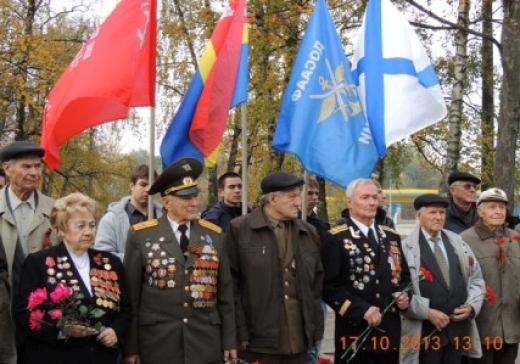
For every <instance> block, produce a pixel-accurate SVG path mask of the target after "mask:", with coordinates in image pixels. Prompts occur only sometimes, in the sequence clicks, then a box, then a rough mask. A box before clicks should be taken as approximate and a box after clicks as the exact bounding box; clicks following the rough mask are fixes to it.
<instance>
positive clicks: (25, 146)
mask: <svg viewBox="0 0 520 364" xmlns="http://www.w3.org/2000/svg"><path fill="white" fill-rule="evenodd" d="M24 155H36V156H38V157H40V158H41V157H43V156H44V155H45V149H43V148H42V147H40V146H39V145H38V144H34V143H31V142H30V141H28V140H19V141H16V142H13V143H11V144H9V145H7V146H6V147H5V148H4V149H2V151H1V152H0V159H1V160H2V162H6V161H8V160H10V159H13V158H17V157H21V156H24Z"/></svg>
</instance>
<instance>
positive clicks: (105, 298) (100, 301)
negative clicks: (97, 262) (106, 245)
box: [90, 258, 121, 311]
mask: <svg viewBox="0 0 520 364" xmlns="http://www.w3.org/2000/svg"><path fill="white" fill-rule="evenodd" d="M105 259H106V261H105ZM103 260H104V263H105V264H104V265H103V268H104V269H105V270H101V269H97V268H92V269H91V270H90V277H91V278H90V285H91V286H92V288H93V289H94V292H95V294H96V296H97V297H98V298H97V299H96V304H97V305H98V306H102V307H106V308H110V309H112V310H116V311H118V310H119V301H120V294H121V290H120V288H119V282H118V281H117V273H116V272H115V271H111V269H112V266H111V265H110V264H109V263H108V258H103Z"/></svg>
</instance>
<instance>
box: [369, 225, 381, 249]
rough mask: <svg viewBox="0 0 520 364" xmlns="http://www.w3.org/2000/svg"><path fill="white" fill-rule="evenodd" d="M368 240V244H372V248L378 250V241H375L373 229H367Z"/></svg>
mask: <svg viewBox="0 0 520 364" xmlns="http://www.w3.org/2000/svg"><path fill="white" fill-rule="evenodd" d="M368 241H370V245H372V249H378V250H379V243H378V242H377V239H376V235H375V234H374V230H372V229H368Z"/></svg>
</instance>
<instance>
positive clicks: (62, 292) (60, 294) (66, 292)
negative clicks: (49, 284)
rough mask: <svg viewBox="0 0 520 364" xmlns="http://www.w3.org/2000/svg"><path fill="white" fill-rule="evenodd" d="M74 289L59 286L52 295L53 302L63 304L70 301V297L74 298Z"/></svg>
mask: <svg viewBox="0 0 520 364" xmlns="http://www.w3.org/2000/svg"><path fill="white" fill-rule="evenodd" d="M72 293H73V291H72V288H70V287H66V286H64V285H63V284H61V283H60V284H58V285H57V286H56V288H54V291H53V292H52V293H51V295H50V296H51V300H52V302H54V303H61V302H63V301H65V300H66V299H68V298H69V297H72Z"/></svg>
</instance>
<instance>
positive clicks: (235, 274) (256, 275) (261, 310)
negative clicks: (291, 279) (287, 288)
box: [225, 207, 323, 349]
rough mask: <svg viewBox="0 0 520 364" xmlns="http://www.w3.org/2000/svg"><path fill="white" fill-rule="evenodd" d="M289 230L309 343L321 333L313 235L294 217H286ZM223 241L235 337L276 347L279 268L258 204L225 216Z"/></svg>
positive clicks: (318, 263)
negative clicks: (228, 219)
mask: <svg viewBox="0 0 520 364" xmlns="http://www.w3.org/2000/svg"><path fill="white" fill-rule="evenodd" d="M291 234H292V235H291V241H292V244H293V249H294V255H295V264H294V266H295V267H296V269H295V272H296V273H295V274H296V282H297V292H298V297H299V298H300V299H301V302H302V312H303V323H304V327H305V338H306V342H307V345H308V346H309V347H311V346H313V345H314V343H315V342H316V341H317V340H321V339H322V337H323V314H322V313H321V311H320V307H319V305H320V300H321V293H322V281H323V266H322V264H321V259H320V255H319V249H318V236H317V233H316V230H315V229H314V227H312V226H311V225H310V224H308V223H306V222H304V221H302V220H299V219H293V220H291ZM225 246H226V249H227V251H228V253H229V264H230V268H231V276H232V278H233V287H234V295H235V311H236V325H237V336H238V337H237V339H238V341H249V347H250V348H252V349H254V348H273V349H276V348H278V346H279V334H280V322H279V317H280V307H281V305H280V297H282V295H283V294H282V279H281V277H282V271H281V269H282V268H281V266H280V261H279V258H278V246H277V240H276V236H275V235H274V232H273V230H272V229H271V228H270V227H269V225H268V222H267V221H266V218H265V216H264V213H263V211H262V207H258V208H256V209H254V210H253V211H252V212H251V213H250V214H248V215H244V216H241V217H238V218H236V219H234V220H233V221H231V224H230V226H229V228H228V231H227V234H226V238H225Z"/></svg>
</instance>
